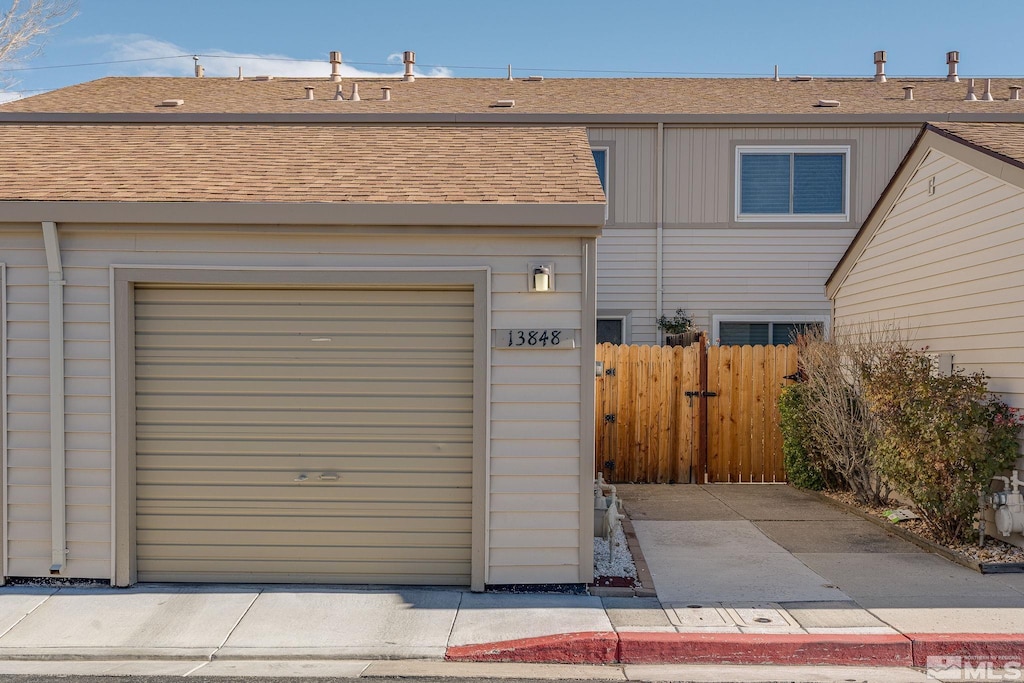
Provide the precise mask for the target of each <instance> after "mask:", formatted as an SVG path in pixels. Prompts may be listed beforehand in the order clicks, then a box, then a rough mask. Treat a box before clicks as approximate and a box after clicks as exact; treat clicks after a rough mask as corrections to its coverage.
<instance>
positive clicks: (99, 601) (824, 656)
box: [0, 485, 1024, 680]
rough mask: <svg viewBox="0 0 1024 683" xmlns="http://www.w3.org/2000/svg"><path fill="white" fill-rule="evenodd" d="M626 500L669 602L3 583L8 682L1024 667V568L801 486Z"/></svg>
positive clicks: (437, 591) (661, 594) (1, 649)
mask: <svg viewBox="0 0 1024 683" xmlns="http://www.w3.org/2000/svg"><path fill="white" fill-rule="evenodd" d="M619 491H620V493H621V494H622V495H623V497H624V499H625V500H626V506H627V510H628V511H629V512H630V513H631V515H632V517H633V524H634V526H635V527H636V530H637V534H638V537H639V538H640V542H641V547H642V548H643V552H644V554H645V556H646V559H647V563H648V565H649V566H650V569H651V572H652V575H653V576H654V581H655V585H656V588H657V594H658V597H657V598H612V597H606V598H598V597H594V596H584V595H560V594H509V593H486V594H475V593H470V592H466V591H461V590H456V589H444V588H406V587H400V588H394V587H390V588H359V587H332V586H255V585H251V586H249V585H233V586H222V585H214V586H190V585H178V584H175V585H160V584H149V585H141V586H137V587H134V588H131V589H112V588H106V587H97V588H49V587H17V586H8V587H4V588H0V673H18V672H19V671H23V670H24V669H25V668H26V667H28V668H31V667H32V666H35V665H37V664H38V663H39V662H48V665H49V666H51V667H58V668H60V667H64V666H71V665H72V663H75V664H77V665H79V666H84V664H83V663H84V662H91V664H89V667H92V668H94V669H96V668H99V669H104V667H106V669H110V670H128V669H131V666H134V664H131V663H133V662H134V663H136V664H138V663H139V662H149V663H150V664H151V665H152V666H157V664H154V662H156V663H161V662H162V663H163V664H162V665H166V667H167V670H168V671H171V670H173V671H179V670H181V669H182V667H183V666H186V665H191V666H193V667H194V668H195V670H196V671H199V670H206V671H209V670H210V667H209V666H207V663H211V662H214V663H217V666H216V667H214V668H215V669H217V670H224V671H242V670H244V669H246V667H247V666H249V664H246V663H247V662H248V663H250V664H252V666H251V667H250V668H249V670H254V669H253V668H252V667H256V668H257V669H258V668H260V667H263V668H264V669H266V667H268V666H269V667H271V668H273V667H278V668H282V667H283V668H289V667H290V668H291V669H293V670H294V669H298V670H301V669H303V668H305V669H306V670H308V671H310V672H312V671H314V670H316V671H327V670H330V671H340V670H342V669H344V670H345V671H355V668H352V667H358V666H362V667H363V669H360V672H362V673H357V674H340V673H334V674H331V675H364V674H365V671H366V670H368V669H366V667H367V666H369V665H368V664H367V662H369V661H374V660H376V661H380V660H388V659H403V660H415V661H420V660H426V661H428V662H433V663H434V665H440V663H442V662H445V661H447V662H448V664H446V666H455V663H457V662H467V663H468V662H518V663H550V664H555V663H557V664H576V665H580V664H589V665H620V666H619V667H618V668H615V667H614V666H613V667H612V669H610V671H612V673H611V674H608V675H611V676H613V677H615V676H620V675H625V674H623V672H624V671H625V669H623V668H622V666H634V667H642V666H655V665H666V664H672V665H683V664H685V665H700V664H715V665H721V664H748V665H752V664H758V665H760V664H782V665H812V664H815V665H833V666H839V665H845V666H872V667H876V666H887V667H909V666H916V667H923V666H925V665H926V663H927V658H928V657H929V656H962V657H964V656H965V657H969V658H974V660H978V661H993V662H996V663H998V662H1013V661H1022V660H1024V635H1022V634H1024V576H1022V575H994V576H982V575H980V574H977V573H975V572H973V571H971V570H969V569H966V568H964V567H961V566H959V565H955V564H952V563H949V562H947V561H946V560H944V559H942V558H939V557H935V556H933V555H929V554H927V553H924V552H921V551H920V550H918V549H917V548H916V547H914V546H910V545H909V544H906V543H905V542H904V541H902V540H900V539H898V538H895V537H890V536H889V535H887V534H885V532H884V530H881V529H879V528H877V527H875V526H873V525H871V524H870V523H867V522H863V520H859V519H857V518H852V517H850V516H849V515H847V514H846V513H845V512H842V511H839V510H836V509H834V508H831V507H830V506H827V505H824V504H822V503H820V502H819V501H817V500H815V499H813V498H809V497H806V494H802V493H800V492H799V491H795V490H793V489H790V488H788V487H782V486H770V487H755V486H750V485H745V486H723V487H716V486H709V487H669V486H647V487H627V486H623V487H620V489H619ZM805 498H806V499H805ZM346 662H348V663H351V667H348V665H347V664H345V663H346ZM130 664H131V665H130ZM162 665H161V666H162ZM423 666H426V664H424V665H423ZM19 667H20V669H19ZM126 667H127V668H126ZM339 667H340V668H339ZM15 669H18V670H19V671H15ZM106 669H104V670H106ZM372 669H373V671H381V670H386V666H385V665H383V664H377V665H374V666H373V667H372ZM588 671H590V670H588ZM593 671H595V672H596V671H606V670H605V669H600V670H598V669H595V670H593ZM592 673H593V672H592ZM606 673H607V671H606ZM175 675H181V674H175ZM238 675H243V674H238ZM323 675H327V674H323ZM382 675H383V674H382ZM424 675H426V674H424ZM480 675H483V674H480ZM523 675H527V674H523ZM588 675H589V674H588ZM593 675H594V676H598V677H600V676H603V675H605V674H597V673H593ZM650 675H652V676H653V675H655V674H654V673H651V674H650ZM659 675H660V674H659ZM666 675H668V674H666ZM687 675H688V676H689V675H690V674H687ZM693 675H696V674H693ZM669 678H670V679H671V678H672V677H671V676H669ZM677 678H678V677H677ZM651 680H657V678H654V679H651ZM694 680H700V679H699V678H695V679H694ZM737 680H740V679H737ZM796 680H803V679H796ZM808 680H817V679H808ZM895 680H909V679H898V678H897V679H895Z"/></svg>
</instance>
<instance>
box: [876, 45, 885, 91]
mask: <svg viewBox="0 0 1024 683" xmlns="http://www.w3.org/2000/svg"><path fill="white" fill-rule="evenodd" d="M885 81H886V78H885V50H878V51H877V52H875V83H885Z"/></svg>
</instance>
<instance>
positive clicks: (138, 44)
mask: <svg viewBox="0 0 1024 683" xmlns="http://www.w3.org/2000/svg"><path fill="white" fill-rule="evenodd" d="M82 42H87V43H91V44H98V45H104V46H106V47H107V50H106V52H105V54H104V59H109V60H117V61H119V60H130V59H140V60H147V61H140V62H127V63H122V64H111V65H110V67H109V68H110V72H111V73H112V74H113V73H117V74H122V75H123V74H127V75H133V76H192V75H193V74H194V68H195V63H194V62H193V60H192V56H191V55H192V53H191V52H190V51H189V50H186V49H185V48H183V47H181V46H180V45H175V44H174V43H171V42H169V41H166V40H159V39H157V38H153V37H152V36H147V35H142V34H130V35H99V36H93V37H91V38H88V39H86V40H84V41H82ZM199 54H201V55H204V56H202V57H200V59H199V63H200V64H202V65H203V68H204V69H205V73H206V75H207V76H211V77H216V76H237V75H238V67H242V73H243V74H245V75H247V76H256V75H271V76H280V77H292V78H310V77H312V78H318V77H327V76H329V75H330V73H331V66H330V64H329V63H328V62H327V60H326V59H324V61H322V62H317V61H302V60H296V59H295V58H292V57H288V56H287V55H279V54H257V53H244V52H230V51H228V50H220V49H204V50H201V51H200V53H199ZM177 55H184V56H177ZM396 55H397V57H398V63H399V64H401V61H402V55H401V54H400V53H395V54H393V55H389V56H388V58H387V61H388V62H389V63H393V59H392V58H393V57H395V56H396ZM175 56H176V57H175ZM159 57H175V58H173V59H159V60H158V59H154V58H159ZM403 73H404V68H403V69H399V70H397V71H369V70H364V69H358V68H356V67H353V66H350V65H348V64H345V63H344V62H343V63H342V65H341V75H342V76H344V77H345V78H377V77H391V76H401V75H402V74H403ZM417 75H418V76H427V77H439V78H447V77H451V76H452V75H453V74H452V72H451V70H450V69H447V68H444V67H437V68H432V69H430V70H428V71H426V72H425V73H421V72H417Z"/></svg>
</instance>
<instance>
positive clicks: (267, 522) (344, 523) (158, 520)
mask: <svg viewBox="0 0 1024 683" xmlns="http://www.w3.org/2000/svg"><path fill="white" fill-rule="evenodd" d="M181 512H182V511H180V510H175V509H174V508H168V507H147V508H146V510H145V511H144V512H142V513H140V514H139V516H138V521H137V526H138V532H139V533H140V534H141V533H142V532H143V531H160V530H166V531H187V530H189V529H194V530H200V531H204V530H205V531H246V530H250V529H253V528H257V529H264V530H266V531H289V532H293V531H296V530H300V531H305V532H310V531H337V530H338V529H339V528H344V529H346V530H347V531H351V532H358V531H364V532H371V533H388V532H393V531H401V532H406V533H415V534H429V533H450V532H451V531H452V529H453V528H454V525H453V522H452V521H451V520H457V523H458V524H460V525H461V526H460V528H464V529H466V530H468V528H469V527H468V523H467V522H466V512H467V511H466V510H465V509H462V506H452V509H450V510H446V511H432V512H429V514H424V515H423V516H421V517H409V513H408V511H401V510H394V511H392V512H391V513H390V514H384V512H382V511H381V512H374V513H369V512H361V513H360V512H358V511H353V512H352V513H351V514H349V515H347V516H342V515H336V514H323V515H321V514H313V515H311V514H308V513H300V512H299V511H291V512H292V514H280V513H279V512H278V511H275V510H266V509H262V508H261V509H259V510H253V512H252V514H244V513H243V514H223V512H224V511H223V510H220V511H218V512H219V513H220V514H217V513H214V514H192V511H191V510H189V511H187V512H189V514H181ZM232 512H239V510H233V511H232ZM424 512H425V513H426V511H424ZM339 517H344V519H339ZM463 540H465V539H463ZM416 545H421V544H416Z"/></svg>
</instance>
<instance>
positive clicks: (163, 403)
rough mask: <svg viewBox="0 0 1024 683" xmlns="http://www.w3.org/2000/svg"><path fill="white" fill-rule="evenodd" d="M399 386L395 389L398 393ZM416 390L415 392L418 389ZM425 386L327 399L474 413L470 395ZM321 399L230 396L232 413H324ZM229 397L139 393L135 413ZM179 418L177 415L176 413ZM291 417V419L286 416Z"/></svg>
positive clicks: (188, 407) (209, 404) (340, 404)
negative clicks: (427, 403)
mask: <svg viewBox="0 0 1024 683" xmlns="http://www.w3.org/2000/svg"><path fill="white" fill-rule="evenodd" d="M398 388H399V387H395V389H396V390H397V389H398ZM417 389H418V390H417ZM429 389H430V388H429V387H428V386H422V387H410V390H409V391H408V392H403V393H395V394H391V395H384V396H356V395H338V394H332V395H330V396H329V397H327V398H329V400H330V404H331V410H332V411H350V410H396V411H422V410H423V409H424V404H425V403H426V401H425V400H424V399H427V400H428V401H429V405H430V409H431V410H432V411H435V412H449V411H455V412H467V411H471V410H473V397H472V396H444V395H438V394H436V393H434V392H432V391H430V390H429ZM324 399H325V397H324V396H284V397H282V396H268V395H266V394H243V395H237V394H236V395H230V401H231V408H232V409H233V410H234V411H246V412H248V411H258V410H273V411H280V410H285V411H302V412H304V413H316V412H323V411H324V403H325V400H324ZM226 400H228V397H227V396H225V395H224V394H170V395H168V394H141V395H139V396H137V397H136V399H135V405H136V410H139V411H145V410H150V409H152V410H154V411H156V410H161V411H162V410H175V411H193V410H198V409H203V410H220V409H222V407H223V406H224V403H225V401H226ZM179 416H180V412H179ZM289 417H291V416H289Z"/></svg>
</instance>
